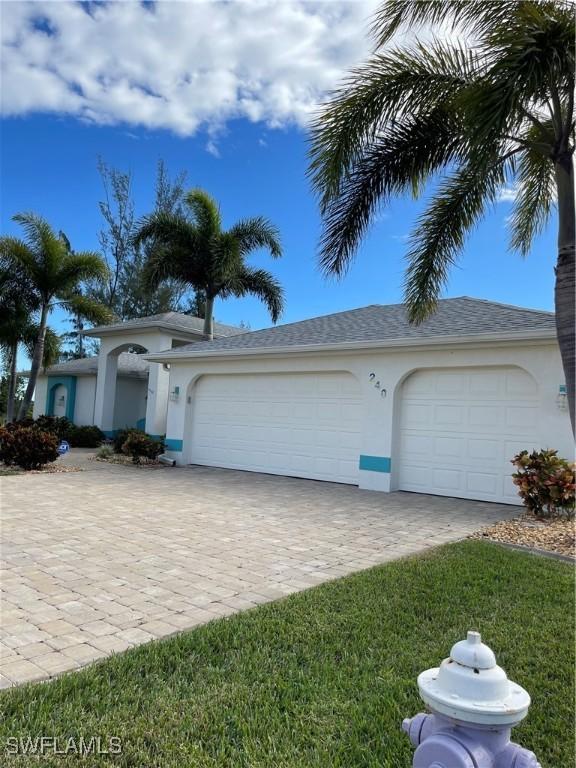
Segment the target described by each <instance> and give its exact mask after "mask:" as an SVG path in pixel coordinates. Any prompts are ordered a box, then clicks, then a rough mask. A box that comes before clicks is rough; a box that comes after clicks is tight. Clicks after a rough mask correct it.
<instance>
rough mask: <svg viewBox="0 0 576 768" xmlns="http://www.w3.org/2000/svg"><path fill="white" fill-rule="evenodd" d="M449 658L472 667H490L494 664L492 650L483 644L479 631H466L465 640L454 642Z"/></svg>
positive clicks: (494, 659)
mask: <svg viewBox="0 0 576 768" xmlns="http://www.w3.org/2000/svg"><path fill="white" fill-rule="evenodd" d="M450 658H451V659H452V661H457V662H458V664H462V665H463V666H464V667H472V669H492V668H493V667H495V666H496V656H494V651H493V650H492V649H491V648H488V646H487V645H484V643H483V642H482V638H481V637H480V632H468V635H467V637H466V640H460V642H458V643H454V645H453V646H452V650H451V651H450Z"/></svg>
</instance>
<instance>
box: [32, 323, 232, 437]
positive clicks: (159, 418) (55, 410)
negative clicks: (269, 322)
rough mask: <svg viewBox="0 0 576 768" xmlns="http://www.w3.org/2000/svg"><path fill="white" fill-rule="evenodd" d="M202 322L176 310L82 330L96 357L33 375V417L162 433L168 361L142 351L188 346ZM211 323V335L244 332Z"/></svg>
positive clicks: (106, 429) (107, 428)
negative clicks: (95, 346)
mask: <svg viewBox="0 0 576 768" xmlns="http://www.w3.org/2000/svg"><path fill="white" fill-rule="evenodd" d="M203 327H204V321H203V320H201V319H200V318H198V317H190V316H189V315H184V314H182V313H180V312H165V313H163V314H160V315H152V316H150V317H143V318H140V319H138V320H128V321H126V322H124V323H117V324H115V325H104V326H98V327H97V328H92V329H91V330H88V331H85V335H86V336H92V337H96V338H98V339H100V351H99V354H98V357H88V358H83V359H81V360H69V361H67V362H65V363H58V364H57V365H53V366H51V367H50V368H48V369H47V370H46V371H44V372H43V373H42V374H41V375H40V376H39V377H38V383H37V385H36V392H35V397H34V413H33V415H34V418H36V417H37V416H39V415H40V414H41V413H46V414H49V415H53V416H67V417H68V418H69V419H70V421H73V422H74V423H75V424H96V425H97V426H98V427H100V429H101V430H102V431H103V432H104V433H105V434H106V435H108V436H109V437H111V436H112V435H113V434H114V432H116V431H117V430H119V429H124V428H125V427H138V428H140V429H144V428H146V430H147V431H148V433H149V434H152V435H156V436H158V437H159V436H162V435H164V434H165V432H166V411H167V407H168V379H169V372H168V366H167V365H150V363H149V362H148V361H147V360H146V359H145V357H143V353H145V352H159V351H162V350H169V349H176V348H177V347H179V346H187V345H190V344H192V343H194V342H197V341H199V340H202V339H204V338H205V337H204V333H203ZM244 332H245V331H244V330H243V329H242V328H236V327H234V326H230V325H222V324H221V323H214V338H215V339H218V338H220V337H224V336H227V335H232V334H237V333H244Z"/></svg>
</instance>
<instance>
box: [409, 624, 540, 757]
mask: <svg viewBox="0 0 576 768" xmlns="http://www.w3.org/2000/svg"><path fill="white" fill-rule="evenodd" d="M418 689H419V691H420V696H421V698H422V699H423V700H424V702H425V703H426V705H427V706H428V708H429V709H430V711H431V714H423V713H420V714H418V715H415V717H412V718H406V720H404V722H403V723H402V729H403V730H404V731H406V733H407V734H408V736H409V737H410V741H411V742H412V744H413V745H414V746H415V747H417V749H416V752H415V753H414V760H413V763H412V765H413V768H541V766H540V763H539V762H538V760H537V759H536V755H535V754H534V753H533V752H530V751H529V750H527V749H524V748H523V747H520V746H518V744H514V743H513V742H511V741H510V731H511V729H512V727H513V726H514V725H517V723H519V722H520V721H521V720H523V719H524V718H525V717H526V715H527V714H528V707H529V706H530V696H529V694H528V692H527V691H525V690H524V688H521V687H520V686H519V685H517V684H516V683H513V682H512V681H511V680H508V677H507V676H506V673H505V672H504V670H503V669H502V668H501V667H499V666H498V665H497V664H496V657H495V656H494V654H493V653H492V651H491V649H490V648H488V646H487V645H484V643H483V642H482V639H481V637H480V634H479V633H478V632H468V636H467V638H466V640H462V641H460V642H459V643H456V644H455V645H454V646H452V650H451V651H450V657H449V658H447V659H444V661H443V662H442V664H441V665H440V667H436V668H434V669H428V670H426V671H425V672H422V673H421V674H420V675H418Z"/></svg>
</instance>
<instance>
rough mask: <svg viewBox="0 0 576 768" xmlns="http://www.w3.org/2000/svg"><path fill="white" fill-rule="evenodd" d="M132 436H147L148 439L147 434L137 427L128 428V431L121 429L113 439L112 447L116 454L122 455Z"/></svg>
mask: <svg viewBox="0 0 576 768" xmlns="http://www.w3.org/2000/svg"><path fill="white" fill-rule="evenodd" d="M132 434H136V435H145V436H146V437H147V435H146V432H143V431H142V430H141V429H136V427H126V429H119V430H118V432H116V434H115V435H114V437H113V438H112V447H113V448H114V453H122V446H123V445H124V443H125V442H126V440H127V439H128V437H129V436H130V435H132Z"/></svg>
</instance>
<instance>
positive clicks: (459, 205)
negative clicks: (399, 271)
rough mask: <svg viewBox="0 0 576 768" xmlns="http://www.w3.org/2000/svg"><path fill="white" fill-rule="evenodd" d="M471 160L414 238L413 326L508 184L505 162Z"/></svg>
mask: <svg viewBox="0 0 576 768" xmlns="http://www.w3.org/2000/svg"><path fill="white" fill-rule="evenodd" d="M493 160H494V163H493V164H492V165H490V164H489V163H488V162H487V161H486V159H484V158H483V159H482V161H481V162H480V161H478V160H476V161H472V162H470V163H468V164H465V165H463V166H462V167H460V168H459V169H458V170H457V171H456V172H455V173H454V174H452V175H451V176H449V177H448V178H446V179H444V180H443V181H442V183H441V184H440V189H439V191H438V192H437V194H436V195H435V196H434V197H433V199H432V201H431V202H430V204H429V206H428V208H427V210H426V211H425V212H424V214H423V215H422V216H421V217H420V219H419V221H418V225H417V228H416V230H415V232H414V234H413V235H412V237H411V239H410V250H409V252H408V255H407V260H408V269H407V271H406V277H405V283H404V286H405V290H404V297H405V303H406V308H407V311H408V316H409V318H410V321H411V322H415V323H420V322H422V321H423V320H425V319H426V318H427V317H428V316H429V315H430V314H431V313H432V312H433V311H434V309H435V308H436V305H437V302H438V298H439V296H440V293H441V291H442V288H443V287H444V286H445V284H446V281H447V279H448V273H449V270H450V267H452V266H453V265H454V264H455V263H456V260H457V258H458V256H459V254H460V252H461V250H462V247H463V245H464V242H465V238H466V235H467V234H468V233H469V232H470V230H471V229H472V228H473V227H474V226H475V224H476V223H477V222H478V220H479V218H480V217H481V216H482V214H483V212H484V210H485V208H486V206H487V205H489V204H490V203H492V202H494V201H495V199H496V196H497V194H498V191H499V189H500V188H501V186H502V184H503V183H504V181H505V170H504V164H503V163H501V162H498V159H497V158H493Z"/></svg>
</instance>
